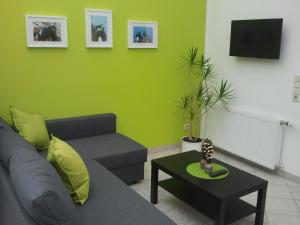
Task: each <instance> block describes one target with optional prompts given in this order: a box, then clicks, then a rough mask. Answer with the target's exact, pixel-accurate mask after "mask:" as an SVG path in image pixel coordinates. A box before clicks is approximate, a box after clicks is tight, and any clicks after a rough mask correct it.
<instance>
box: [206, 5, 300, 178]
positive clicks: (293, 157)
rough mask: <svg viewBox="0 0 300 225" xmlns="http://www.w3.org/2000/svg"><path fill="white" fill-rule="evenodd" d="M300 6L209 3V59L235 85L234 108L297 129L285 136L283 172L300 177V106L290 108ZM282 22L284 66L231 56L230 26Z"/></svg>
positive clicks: (299, 48)
mask: <svg viewBox="0 0 300 225" xmlns="http://www.w3.org/2000/svg"><path fill="white" fill-rule="evenodd" d="M299 10H300V1H299V0H284V1H283V0H226V1H224V0H207V26H206V29H207V30H206V32H207V33H206V55H207V56H209V57H211V58H212V60H213V62H214V63H215V64H216V69H217V72H218V73H219V74H220V75H221V76H223V77H224V78H226V79H228V80H229V81H231V82H232V84H233V86H234V88H235V91H236V97H237V99H235V100H234V101H233V106H234V107H236V108H242V109H246V110H250V111H254V112H258V113H263V114H266V115H270V116H272V117H276V118H279V119H286V120H291V121H292V122H294V123H295V126H294V127H292V128H288V129H287V130H286V135H285V141H284V146H283V164H282V166H283V170H285V171H287V172H289V173H292V174H294V175H297V176H300V104H299V103H298V104H297V103H293V102H292V93H293V80H294V76H297V75H298V76H300V13H299ZM259 18H284V25H283V26H284V28H283V39H282V49H281V59H280V60H266V59H250V58H239V57H230V56H229V46H230V29H231V20H236V19H259Z"/></svg>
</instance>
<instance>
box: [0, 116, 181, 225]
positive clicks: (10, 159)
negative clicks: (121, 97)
mask: <svg viewBox="0 0 300 225" xmlns="http://www.w3.org/2000/svg"><path fill="white" fill-rule="evenodd" d="M46 125H47V128H48V131H49V133H51V134H54V135H55V136H57V137H58V138H60V139H63V140H65V141H67V142H68V143H69V144H70V145H72V146H73V147H74V149H76V150H77V151H78V153H79V154H80V155H81V157H82V158H83V160H84V162H85V164H86V166H87V168H88V171H89V174H90V182H91V183H90V195H89V199H88V201H87V202H86V204H84V205H83V206H79V205H76V204H74V203H73V202H72V201H71V198H70V197H69V195H68V194H67V192H66V190H64V189H65V188H62V187H63V183H62V182H61V180H60V178H59V176H58V175H57V173H56V171H55V170H54V168H53V167H52V166H51V165H50V163H48V161H47V160H46V159H45V157H46V155H47V151H42V152H37V151H36V150H35V149H33V147H32V145H30V144H29V143H28V142H26V141H25V140H24V139H23V138H21V137H20V136H19V135H18V134H17V133H15V132H14V131H13V130H12V128H11V127H10V126H9V125H8V124H6V123H5V122H4V121H3V120H2V119H1V118H0V161H1V165H0V190H1V191H0V224H3V225H38V224H42V225H54V224H57V225H65V224H68V225H175V223H174V222H173V221H171V220H170V219H169V218H168V217H166V216H165V215H164V214H162V213H161V212H160V211H159V210H157V209H156V208H155V207H154V206H153V205H151V204H150V203H148V202H147V201H146V200H145V199H143V198H142V197H140V196H139V195H138V194H137V193H135V192H134V191H133V190H132V189H131V188H130V187H128V186H127V184H130V183H133V182H136V181H139V180H141V179H143V177H144V163H145V161H146V160H147V150H146V148H145V147H143V146H142V145H140V144H139V143H137V142H135V141H133V140H131V139H130V138H128V137H125V136H123V135H122V134H118V133H116V116H115V115H114V114H101V115H95V116H84V117H78V118H68V119H57V120H50V121H47V122H46ZM149 191H150V190H149ZM45 196H46V198H45ZM37 206H38V207H37ZM43 207H45V208H46V210H45V211H47V212H46V213H48V214H47V215H45V216H43V215H42V216H41V215H40V214H43V212H40V211H39V210H42V209H43ZM52 215H53V218H52ZM49 218H50V219H49ZM40 221H43V222H40ZM61 221H62V222H61Z"/></svg>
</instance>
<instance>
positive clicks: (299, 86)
mask: <svg viewBox="0 0 300 225" xmlns="http://www.w3.org/2000/svg"><path fill="white" fill-rule="evenodd" d="M299 97H300V76H295V79H294V91H293V102H296V103H299Z"/></svg>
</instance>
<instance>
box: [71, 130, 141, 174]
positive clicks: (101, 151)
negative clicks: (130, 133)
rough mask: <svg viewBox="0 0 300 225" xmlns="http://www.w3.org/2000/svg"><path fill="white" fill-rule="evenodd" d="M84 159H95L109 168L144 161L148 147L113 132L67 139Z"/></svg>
mask: <svg viewBox="0 0 300 225" xmlns="http://www.w3.org/2000/svg"><path fill="white" fill-rule="evenodd" d="M67 142H68V143H69V144H70V145H71V146H72V147H73V148H74V149H76V150H77V151H78V152H79V154H80V155H81V156H82V158H83V159H84V160H90V159H95V160H97V161H98V162H99V163H101V164H102V165H103V166H105V167H106V168H108V169H115V168H121V167H126V166H129V165H135V164H140V163H144V162H146V161H147V149H146V148H145V147H144V146H142V145H140V144H139V143H137V142H135V141H133V140H132V139H130V138H128V137H125V136H124V135H122V134H118V133H113V134H105V135H99V136H93V137H87V138H80V139H73V140H68V141H67Z"/></svg>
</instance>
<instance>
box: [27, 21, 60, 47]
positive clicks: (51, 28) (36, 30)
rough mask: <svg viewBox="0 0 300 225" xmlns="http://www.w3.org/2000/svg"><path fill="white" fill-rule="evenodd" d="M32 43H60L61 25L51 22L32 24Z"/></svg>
mask: <svg viewBox="0 0 300 225" xmlns="http://www.w3.org/2000/svg"><path fill="white" fill-rule="evenodd" d="M33 38H34V41H36V42H38V41H61V24H60V23H57V22H55V23H51V22H33Z"/></svg>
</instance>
